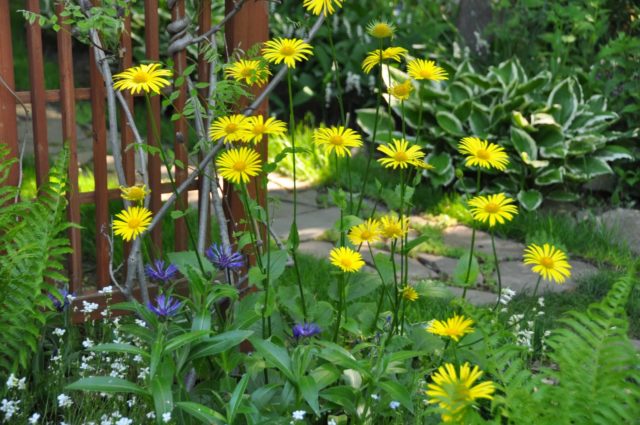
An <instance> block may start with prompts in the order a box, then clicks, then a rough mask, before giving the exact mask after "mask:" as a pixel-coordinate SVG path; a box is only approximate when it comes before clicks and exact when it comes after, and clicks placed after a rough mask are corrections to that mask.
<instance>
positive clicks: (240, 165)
mask: <svg viewBox="0 0 640 425" xmlns="http://www.w3.org/2000/svg"><path fill="white" fill-rule="evenodd" d="M233 169H234V170H235V171H237V172H239V173H242V172H243V171H244V170H246V169H247V164H246V163H245V162H244V161H236V162H234V164H233Z"/></svg>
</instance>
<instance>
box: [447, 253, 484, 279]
mask: <svg viewBox="0 0 640 425" xmlns="http://www.w3.org/2000/svg"><path fill="white" fill-rule="evenodd" d="M467 270H468V271H469V274H468V277H467ZM479 273H480V266H479V265H478V260H477V259H476V257H475V255H474V256H473V257H471V267H470V268H469V253H468V252H466V253H465V254H464V255H462V257H460V259H459V260H458V263H457V264H456V268H455V270H454V271H453V276H452V278H453V282H454V283H455V284H457V285H462V286H473V285H475V283H476V280H477V279H478V274H479Z"/></svg>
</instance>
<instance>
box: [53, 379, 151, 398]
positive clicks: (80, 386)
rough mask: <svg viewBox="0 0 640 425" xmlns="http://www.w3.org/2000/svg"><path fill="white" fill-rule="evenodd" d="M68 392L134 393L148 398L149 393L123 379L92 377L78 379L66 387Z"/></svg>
mask: <svg viewBox="0 0 640 425" xmlns="http://www.w3.org/2000/svg"><path fill="white" fill-rule="evenodd" d="M65 389H66V390H69V391H74V390H79V391H95V392H102V393H132V394H139V395H142V396H148V395H149V393H148V392H147V391H146V390H145V389H144V388H142V387H140V386H138V385H136V384H134V383H133V382H131V381H127V380H126V379H122V378H114V377H111V376H91V377H89V378H81V379H78V380H77V381H76V382H74V383H73V384H69V385H67V386H66V387H65Z"/></svg>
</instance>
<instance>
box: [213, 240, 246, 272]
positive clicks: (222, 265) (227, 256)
mask: <svg viewBox="0 0 640 425" xmlns="http://www.w3.org/2000/svg"><path fill="white" fill-rule="evenodd" d="M204 255H205V256H206V257H207V259H208V260H209V261H211V264H213V265H214V266H215V267H216V268H217V269H218V270H233V269H239V268H241V267H243V266H244V259H243V257H242V255H241V254H240V253H238V252H233V250H232V249H231V247H230V246H227V247H226V248H225V247H222V246H219V245H218V244H215V243H214V244H213V245H211V246H210V247H209V249H207V251H206V252H205V253H204Z"/></svg>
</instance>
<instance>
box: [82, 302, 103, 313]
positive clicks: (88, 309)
mask: <svg viewBox="0 0 640 425" xmlns="http://www.w3.org/2000/svg"><path fill="white" fill-rule="evenodd" d="M99 307H100V306H99V305H98V304H96V303H88V302H86V301H82V312H83V313H85V314H89V313H93V312H94V311H96V310H97V309H98V308H99Z"/></svg>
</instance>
